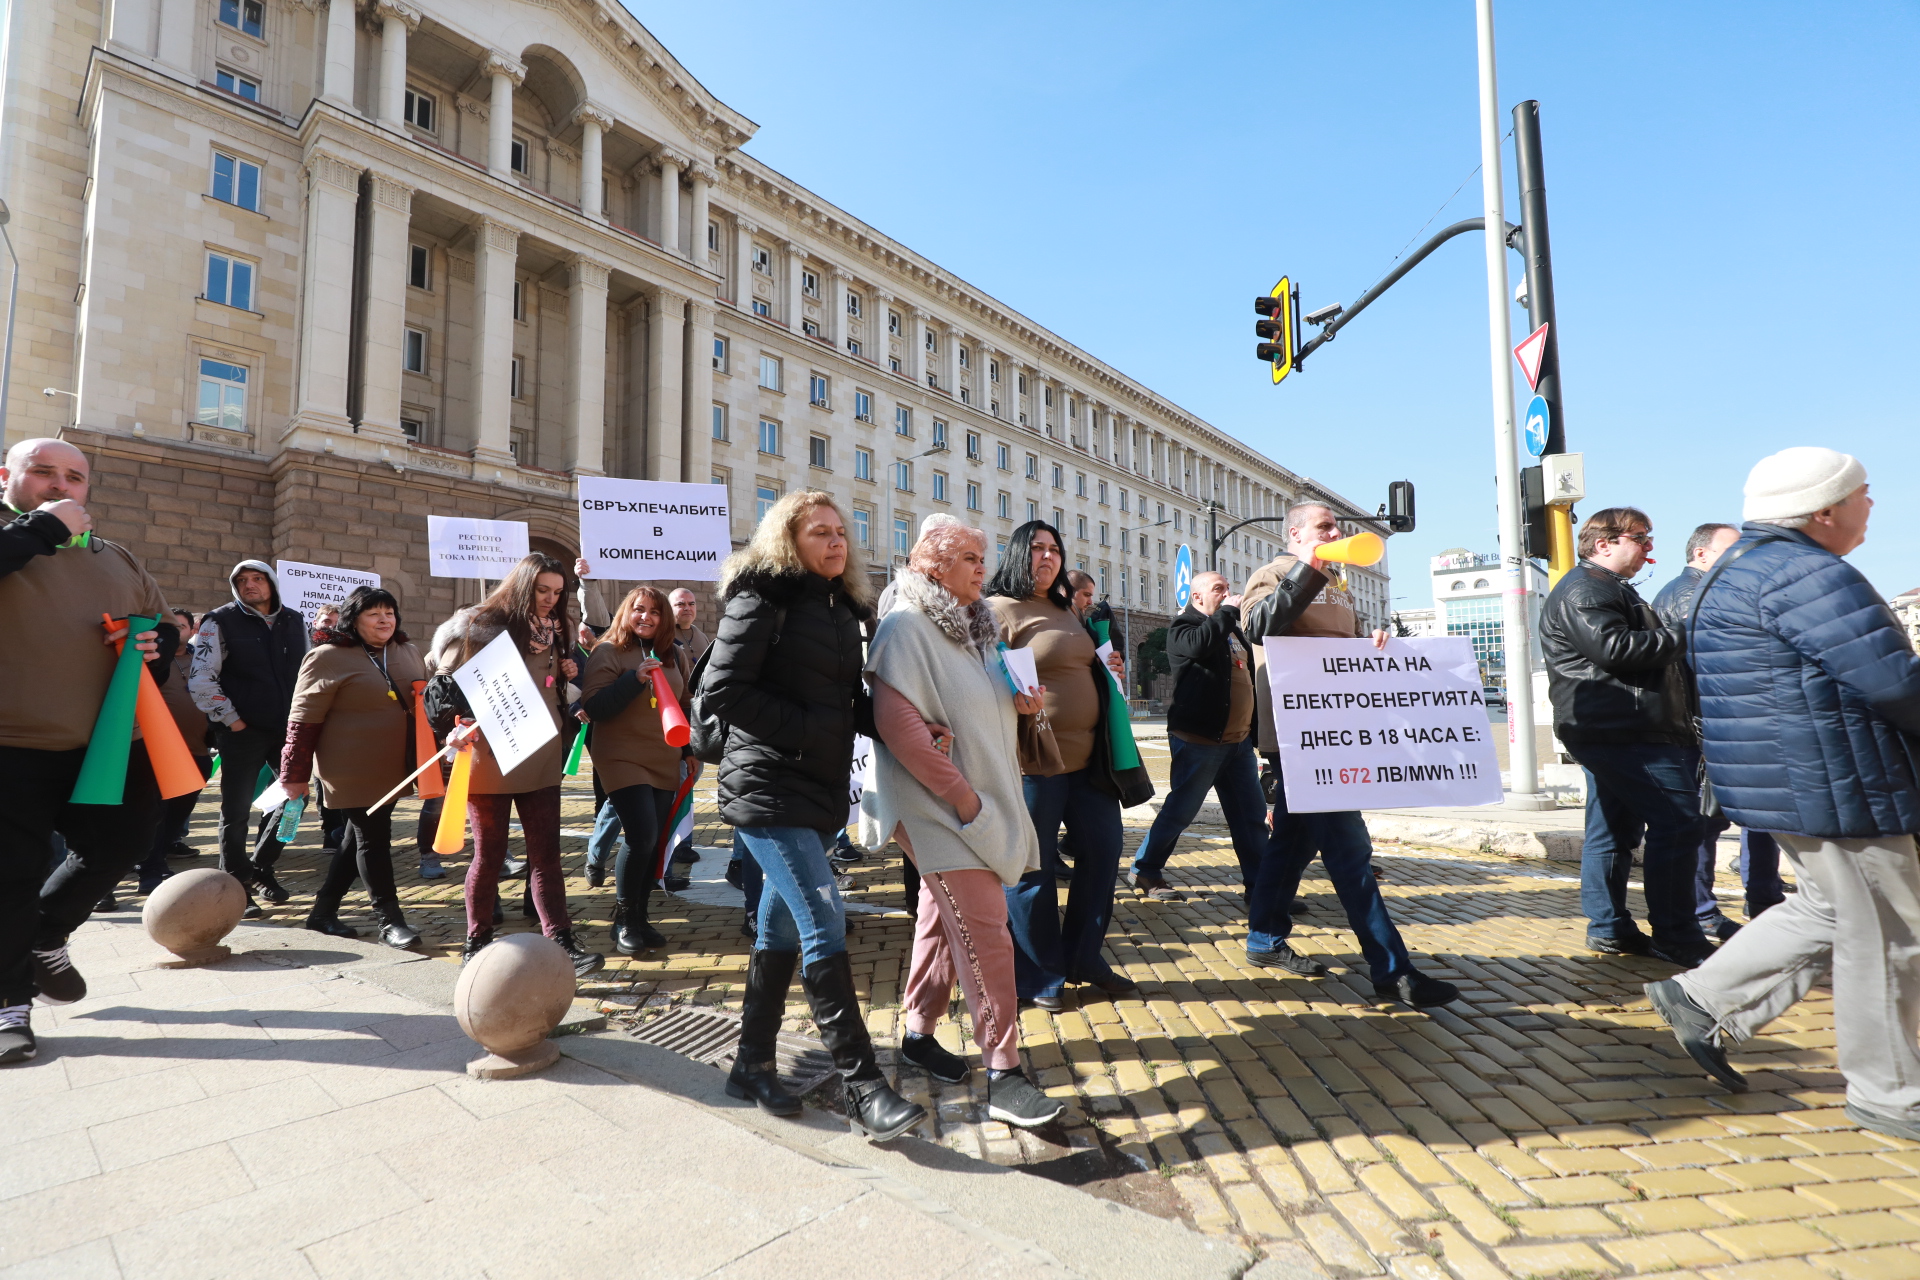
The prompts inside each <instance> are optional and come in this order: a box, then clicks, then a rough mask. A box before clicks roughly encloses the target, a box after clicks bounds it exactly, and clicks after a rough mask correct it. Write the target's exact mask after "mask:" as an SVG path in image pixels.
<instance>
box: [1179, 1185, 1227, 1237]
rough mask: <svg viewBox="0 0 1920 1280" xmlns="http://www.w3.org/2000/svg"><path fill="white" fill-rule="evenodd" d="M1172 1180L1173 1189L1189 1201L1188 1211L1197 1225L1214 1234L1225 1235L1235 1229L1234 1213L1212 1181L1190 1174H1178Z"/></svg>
mask: <svg viewBox="0 0 1920 1280" xmlns="http://www.w3.org/2000/svg"><path fill="white" fill-rule="evenodd" d="M1172 1182H1173V1189H1174V1190H1175V1191H1177V1192H1179V1193H1180V1198H1181V1199H1182V1200H1185V1201H1186V1202H1187V1211H1188V1212H1189V1213H1191V1214H1192V1215H1193V1224H1194V1225H1195V1226H1197V1227H1199V1228H1200V1229H1201V1230H1202V1231H1205V1232H1210V1233H1212V1234H1214V1235H1224V1234H1226V1233H1227V1232H1229V1231H1231V1230H1233V1225H1234V1217H1233V1213H1232V1211H1231V1210H1229V1209H1228V1208H1227V1205H1226V1202H1225V1201H1224V1200H1222V1199H1221V1198H1220V1195H1219V1193H1218V1192H1216V1191H1215V1190H1214V1189H1213V1184H1212V1183H1211V1182H1208V1181H1207V1180H1206V1179H1205V1178H1197V1177H1194V1176H1192V1175H1190V1174H1182V1175H1178V1176H1176V1177H1174V1178H1173V1179H1172Z"/></svg>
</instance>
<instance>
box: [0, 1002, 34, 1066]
mask: <svg viewBox="0 0 1920 1280" xmlns="http://www.w3.org/2000/svg"><path fill="white" fill-rule="evenodd" d="M32 1018H33V1006H32V1005H30V1004H9V1005H0V1066H5V1065H6V1064H8V1063H10V1062H25V1061H26V1060H27V1059H29V1058H31V1057H33V1055H34V1054H36V1053H39V1052H40V1046H39V1044H38V1043H37V1042H36V1041H35V1040H34V1038H33V1022H32Z"/></svg>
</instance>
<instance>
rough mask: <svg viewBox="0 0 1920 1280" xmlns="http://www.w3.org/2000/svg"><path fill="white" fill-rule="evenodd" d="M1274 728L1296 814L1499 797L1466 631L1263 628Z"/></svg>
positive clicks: (1495, 760)
mask: <svg viewBox="0 0 1920 1280" xmlns="http://www.w3.org/2000/svg"><path fill="white" fill-rule="evenodd" d="M1265 643H1266V653H1267V680H1268V683H1269V685H1270V686H1271V688H1272V690H1273V727H1274V732H1275V734H1276V736H1277V738H1278V740H1279V743H1280V764H1281V769H1282V772H1283V775H1284V777H1285V780H1286V787H1287V808H1288V809H1290V810H1291V811H1293V812H1295V813H1330V812H1341V811H1345V810H1349V809H1404V808H1411V807H1416V806H1422V805H1468V804H1498V803H1499V802H1500V800H1501V799H1502V796H1501V790H1500V762H1499V758H1498V757H1497V756H1495V755H1494V747H1493V739H1492V737H1491V736H1490V735H1489V733H1488V732H1487V708H1486V703H1485V701H1484V700H1483V699H1482V697H1481V685H1480V667H1479V664H1478V663H1476V662H1475V661H1474V657H1473V642H1472V641H1471V640H1469V639H1467V638H1466V637H1465V636H1435V637H1430V638H1426V639H1418V640H1389V641H1387V647H1386V648H1385V649H1376V648H1374V647H1373V642H1372V641H1371V640H1316V639H1307V638H1304V637H1288V638H1283V639H1274V638H1269V639H1268V640H1267V641H1266V642H1265Z"/></svg>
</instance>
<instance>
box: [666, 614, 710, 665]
mask: <svg viewBox="0 0 1920 1280" xmlns="http://www.w3.org/2000/svg"><path fill="white" fill-rule="evenodd" d="M674 634H675V636H676V638H678V640H679V641H680V646H681V647H682V648H683V649H685V650H686V651H687V662H688V664H689V667H688V669H689V670H691V669H692V667H691V664H693V663H695V662H698V661H700V655H701V654H703V653H705V652H706V651H707V646H708V645H710V644H712V643H713V637H712V636H709V635H708V634H707V633H706V632H704V631H702V630H701V629H700V624H699V623H697V622H696V623H694V624H693V625H692V626H690V627H681V628H680V629H679V630H678V631H676V632H675V633H674Z"/></svg>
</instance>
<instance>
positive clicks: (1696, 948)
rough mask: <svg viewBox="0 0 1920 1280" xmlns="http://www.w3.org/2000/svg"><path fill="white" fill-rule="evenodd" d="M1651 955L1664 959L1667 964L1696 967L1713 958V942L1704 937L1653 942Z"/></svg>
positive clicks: (1684, 967)
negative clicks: (1688, 940) (1673, 941)
mask: <svg viewBox="0 0 1920 1280" xmlns="http://www.w3.org/2000/svg"><path fill="white" fill-rule="evenodd" d="M1652 955H1653V958H1654V959H1655V960H1665V961H1666V962H1667V963H1668V964H1677V965H1679V966H1680V967H1681V968H1682V969H1698V968H1699V967H1700V966H1701V965H1703V964H1705V963H1706V962H1707V961H1709V960H1711V959H1713V944H1712V943H1711V942H1708V941H1707V940H1706V939H1705V938H1702V939H1700V941H1698V942H1681V943H1668V942H1656V943H1654V944H1653V951H1652Z"/></svg>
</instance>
